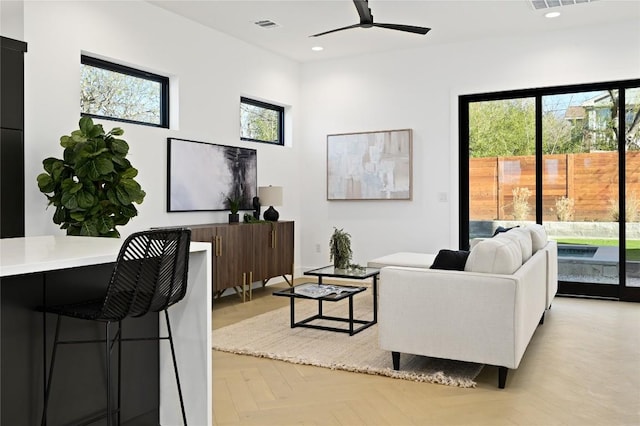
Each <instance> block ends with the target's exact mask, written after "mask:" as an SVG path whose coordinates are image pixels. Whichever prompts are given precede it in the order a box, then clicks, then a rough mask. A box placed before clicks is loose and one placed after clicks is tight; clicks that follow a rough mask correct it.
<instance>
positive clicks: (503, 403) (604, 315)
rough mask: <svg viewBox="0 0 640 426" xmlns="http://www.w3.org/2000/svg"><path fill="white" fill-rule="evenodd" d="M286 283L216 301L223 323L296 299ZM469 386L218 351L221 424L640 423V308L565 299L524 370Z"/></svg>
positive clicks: (484, 377) (490, 375) (541, 330)
mask: <svg viewBox="0 0 640 426" xmlns="http://www.w3.org/2000/svg"><path fill="white" fill-rule="evenodd" d="M284 287H286V283H282V284H276V285H273V286H268V287H266V288H263V289H258V290H255V291H254V293H253V300H252V301H251V302H247V303H242V302H241V301H240V300H239V299H238V297H237V296H227V297H223V298H222V299H220V300H216V301H215V302H214V309H213V327H214V328H219V327H223V326H225V325H228V324H232V323H235V322H237V321H241V320H243V319H245V318H249V317H252V316H255V315H259V314H261V313H263V312H267V311H269V310H272V309H277V308H279V307H282V306H286V305H287V304H288V299H287V298H284V297H275V296H272V295H271V293H272V292H273V291H275V290H277V289H280V288H284ZM497 374H498V372H497V368H495V367H485V368H484V369H483V371H482V372H481V373H480V375H479V376H478V377H477V379H476V381H477V382H478V386H477V387H476V388H474V389H461V388H455V387H449V386H443V385H435V384H428V383H415V382H411V381H406V380H399V379H391V378H387V377H379V376H371V375H366V374H358V373H349V372H342V371H332V370H329V369H325V368H319V367H311V366H302V365H294V364H289V363H286V362H282V361H273V360H268V359H261V358H255V357H251V356H242V355H233V354H227V353H223V352H217V351H213V410H214V425H218V426H226V425H279V426H281V425H341V426H351V425H392V426H396V425H398V426H399V425H532V426H533V425H541V426H547V425H571V426H573V425H575V426H583V425H602V426H614V425H615V426H617V425H629V426H631V425H640V305H639V304H632V303H624V302H613V301H604V300H590V299H572V298H560V297H557V298H556V299H555V301H554V303H553V307H552V309H551V310H550V311H548V312H547V315H546V318H545V323H544V324H543V325H542V326H540V327H538V330H537V331H536V333H535V335H534V336H533V339H532V341H531V343H530V344H529V347H528V349H527V351H526V352H525V355H524V358H523V359H522V362H521V363H520V367H519V368H518V369H517V370H515V371H510V372H509V377H508V379H507V386H506V389H503V390H501V389H498V387H497Z"/></svg>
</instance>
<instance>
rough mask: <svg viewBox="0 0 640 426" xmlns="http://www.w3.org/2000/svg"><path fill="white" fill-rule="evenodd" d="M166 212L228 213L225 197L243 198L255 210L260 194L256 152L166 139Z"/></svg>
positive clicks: (245, 205) (247, 207) (242, 206)
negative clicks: (222, 211)
mask: <svg viewBox="0 0 640 426" xmlns="http://www.w3.org/2000/svg"><path fill="white" fill-rule="evenodd" d="M167 168H168V170H167V211H168V212H185V211H211V210H227V207H228V206H227V203H226V198H227V197H231V198H235V197H237V196H239V197H241V198H242V201H241V203H240V210H252V209H253V205H252V201H253V197H255V196H256V195H258V172H257V153H256V150H255V149H248V148H240V147H237V146H225V145H216V144H211V143H206V142H197V141H190V140H185V139H176V138H168V139H167Z"/></svg>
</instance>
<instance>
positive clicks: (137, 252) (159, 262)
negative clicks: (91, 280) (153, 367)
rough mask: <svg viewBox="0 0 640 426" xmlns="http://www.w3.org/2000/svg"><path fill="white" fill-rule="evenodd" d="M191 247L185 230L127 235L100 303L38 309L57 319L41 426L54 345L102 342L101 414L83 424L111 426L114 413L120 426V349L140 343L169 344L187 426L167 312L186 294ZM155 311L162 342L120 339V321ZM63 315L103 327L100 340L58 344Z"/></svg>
mask: <svg viewBox="0 0 640 426" xmlns="http://www.w3.org/2000/svg"><path fill="white" fill-rule="evenodd" d="M190 242H191V230H189V229H181V228H174V229H154V230H150V231H143V232H138V233H135V234H132V235H131V236H129V237H128V238H127V239H126V240H125V242H124V243H123V244H122V247H121V249H120V253H119V254H118V258H117V260H116V264H115V267H114V269H113V273H112V275H111V280H110V282H109V285H108V287H107V291H106V294H105V296H104V298H101V299H96V300H88V301H84V302H79V303H73V304H67V305H58V306H45V307H42V308H41V310H42V311H44V312H48V313H52V314H57V315H58V317H57V321H56V331H55V338H54V344H53V351H52V353H51V365H50V367H49V374H48V379H47V385H46V388H45V398H44V408H43V411H42V425H43V426H44V425H45V424H46V422H47V406H48V403H49V394H50V390H51V380H52V378H53V369H54V365H55V360H56V351H57V349H58V345H60V344H76V343H103V344H104V345H105V348H104V349H105V357H106V377H107V407H106V412H105V413H104V414H102V415H99V416H97V417H95V418H93V419H90V420H88V421H87V423H86V424H89V423H93V422H95V421H97V420H99V419H101V418H104V417H106V418H107V424H108V425H109V426H112V425H113V424H114V414H115V417H116V418H117V423H116V424H118V425H119V424H120V403H121V398H120V397H121V395H120V382H121V380H120V379H121V377H120V376H121V371H120V357H121V344H122V342H125V341H139V340H169V343H170V345H171V356H172V358H173V368H174V371H175V376H176V384H177V386H178V395H179V397H180V409H181V410H182V420H183V422H184V424H185V425H186V424H187V417H186V413H185V409H184V401H183V399H182V389H181V388H180V377H179V376H178V365H177V362H176V354H175V349H174V346H173V337H172V335H171V325H170V322H169V313H168V312H167V308H169V307H170V306H171V305H173V304H175V303H177V302H179V301H180V300H182V298H183V297H184V295H185V293H186V290H187V272H188V266H189V244H190ZM160 311H164V317H165V320H166V323H167V331H168V333H167V334H168V335H167V336H166V337H140V338H123V337H122V333H121V331H122V320H123V319H124V318H126V317H140V316H143V315H146V314H147V313H149V312H160ZM63 316H66V317H71V318H79V319H84V320H89V321H100V322H103V323H104V324H105V338H104V340H59V338H58V337H59V334H60V333H59V332H60V323H61V319H62V317H63ZM111 323H118V328H117V331H116V333H115V335H114V336H113V337H111V335H110V327H109V326H110V325H111ZM116 342H117V343H118V400H117V406H116V408H115V409H114V408H113V401H112V400H111V399H112V398H111V395H112V389H111V385H112V384H111V382H112V380H111V352H112V350H113V347H114V345H115V343H116Z"/></svg>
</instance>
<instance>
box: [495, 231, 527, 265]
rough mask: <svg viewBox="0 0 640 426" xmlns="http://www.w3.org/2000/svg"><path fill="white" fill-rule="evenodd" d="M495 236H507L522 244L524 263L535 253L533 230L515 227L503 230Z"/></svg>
mask: <svg viewBox="0 0 640 426" xmlns="http://www.w3.org/2000/svg"><path fill="white" fill-rule="evenodd" d="M494 238H507V239H510V240H513V241H515V242H517V243H518V244H520V250H521V251H522V263H524V262H526V261H527V260H529V258H530V257H531V255H532V254H533V250H532V242H531V232H530V231H529V230H528V229H525V228H513V229H510V230H509V231H507V232H501V233H499V234H498V235H496V236H495V237H494Z"/></svg>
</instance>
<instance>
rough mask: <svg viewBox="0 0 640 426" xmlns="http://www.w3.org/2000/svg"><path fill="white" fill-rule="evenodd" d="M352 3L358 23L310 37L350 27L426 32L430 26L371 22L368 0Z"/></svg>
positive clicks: (358, 0) (357, 0) (371, 16)
mask: <svg viewBox="0 0 640 426" xmlns="http://www.w3.org/2000/svg"><path fill="white" fill-rule="evenodd" d="M353 4H354V5H355V6H356V9H357V10H358V15H360V23H359V24H353V25H349V26H348V27H342V28H338V29H335V30H330V31H325V32H322V33H318V34H314V35H312V36H310V37H319V36H322V35H325V34H330V33H335V32H337V31H343V30H350V29H351V28H371V27H378V28H387V29H390V30H398V31H405V32H408V33H414V34H422V35H424V34H426V33H428V32H429V31H430V30H431V28H425V27H416V26H413V25H401V24H378V23H375V22H373V15H372V14H371V9H370V8H369V0H353Z"/></svg>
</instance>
